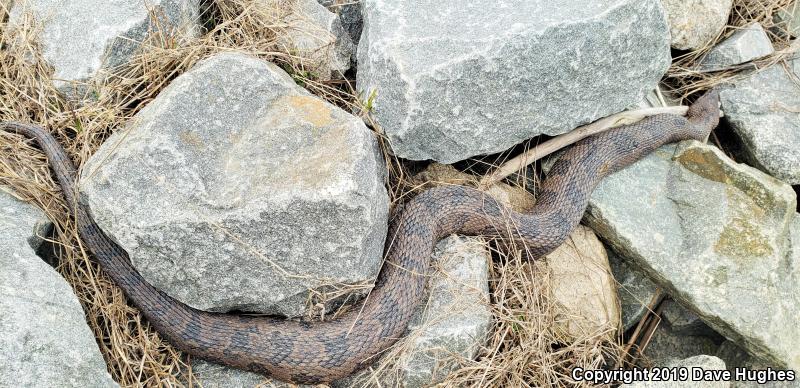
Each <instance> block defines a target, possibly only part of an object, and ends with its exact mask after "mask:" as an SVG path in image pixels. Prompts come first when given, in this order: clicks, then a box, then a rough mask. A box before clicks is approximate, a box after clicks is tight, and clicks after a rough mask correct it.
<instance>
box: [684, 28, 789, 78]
mask: <svg viewBox="0 0 800 388" xmlns="http://www.w3.org/2000/svg"><path fill="white" fill-rule="evenodd" d="M773 52H775V49H774V48H773V47H772V41H770V40H769V36H767V32H766V31H764V28H763V27H761V24H759V23H752V24H749V25H747V26H745V27H742V29H740V30H739V31H736V32H735V33H734V34H733V35H731V36H729V37H728V38H727V39H725V40H724V41H722V42H720V43H719V44H717V45H716V46H714V48H712V49H711V51H709V52H708V54H706V55H705V57H703V59H702V60H701V61H700V68H701V69H702V70H706V71H713V70H721V69H725V68H727V67H730V66H734V65H738V64H741V63H745V62H748V61H752V60H754V59H759V58H763V57H765V56H767V55H770V54H772V53H773Z"/></svg>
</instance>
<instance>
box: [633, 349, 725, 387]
mask: <svg viewBox="0 0 800 388" xmlns="http://www.w3.org/2000/svg"><path fill="white" fill-rule="evenodd" d="M667 367H669V368H686V370H687V371H688V372H689V379H688V381H685V380H682V379H675V380H672V381H638V382H635V383H632V384H623V385H620V387H627V388H656V387H665V388H666V387H669V388H671V387H676V388H728V387H730V386H731V383H730V382H729V381H713V380H708V381H693V380H692V378H691V373H692V372H691V371H692V369H693V368H701V369H703V370H706V371H710V370H725V362H724V361H722V360H721V359H719V358H717V357H714V356H709V355H705V354H702V355H698V356H694V357H689V358H685V359H683V360H676V361H673V362H671V363H669V364H668V365H667Z"/></svg>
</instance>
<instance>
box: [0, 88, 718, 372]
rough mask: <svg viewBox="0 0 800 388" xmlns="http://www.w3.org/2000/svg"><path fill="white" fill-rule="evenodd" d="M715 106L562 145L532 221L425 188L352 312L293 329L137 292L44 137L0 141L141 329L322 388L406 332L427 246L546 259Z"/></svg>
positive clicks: (124, 261)
mask: <svg viewBox="0 0 800 388" xmlns="http://www.w3.org/2000/svg"><path fill="white" fill-rule="evenodd" d="M718 109H719V108H718V95H717V93H716V92H713V91H712V92H709V93H707V94H706V95H704V96H703V97H701V98H700V99H699V100H698V101H697V102H695V103H694V104H693V105H692V106H691V107H690V108H689V111H688V114H687V116H686V117H683V116H677V115H668V114H661V115H656V116H651V117H648V118H646V119H644V120H642V121H640V122H638V123H634V124H631V125H627V126H623V127H619V128H616V129H613V130H610V131H607V132H604V133H601V134H598V135H595V136H592V137H589V138H586V139H584V140H581V141H580V142H578V143H576V144H575V145H573V146H572V147H571V148H570V149H569V150H567V151H566V152H565V153H564V154H563V155H562V157H561V158H559V160H558V161H557V162H556V163H555V164H554V165H553V167H552V169H551V171H550V173H549V174H548V177H547V179H546V180H545V181H544V183H543V184H542V187H541V191H540V194H539V197H538V200H537V203H536V205H535V207H534V209H533V210H532V211H531V212H530V213H529V214H521V213H516V212H514V211H512V210H509V209H507V208H505V207H504V206H503V205H501V204H499V203H498V202H497V201H496V200H494V199H493V198H492V197H490V196H488V195H486V194H484V193H483V192H480V191H477V190H474V189H470V188H467V187H462V186H446V187H437V188H432V189H429V190H427V191H424V192H422V193H421V194H419V195H417V196H416V197H414V198H413V199H412V200H410V201H409V202H408V203H406V204H405V206H404V207H403V209H402V211H401V212H400V214H399V215H398V216H396V217H395V218H394V221H393V222H392V224H391V226H390V228H389V230H390V234H389V236H388V238H387V247H386V260H387V262H388V263H387V264H386V265H384V266H383V268H382V270H381V272H380V274H379V276H378V278H377V280H376V284H375V287H374V289H373V291H372V292H371V295H370V296H369V297H368V298H367V300H366V301H365V302H363V306H360V307H359V308H354V309H353V311H351V312H350V313H347V314H344V315H343V316H341V317H339V318H337V319H335V320H331V321H326V322H316V323H308V322H298V321H290V320H284V319H278V318H270V317H254V316H245V315H234V314H220V313H211V312H205V311H200V310H197V309H194V308H192V307H189V306H187V305H185V304H183V303H181V302H178V301H177V300H175V299H173V298H171V297H170V296H168V295H167V294H165V293H164V292H162V291H160V290H158V289H156V288H155V287H153V286H152V285H150V284H148V283H147V282H146V281H145V280H144V278H142V276H141V275H140V274H139V272H137V271H136V269H135V268H134V267H133V266H132V265H131V261H130V260H129V257H128V254H127V252H125V250H124V249H122V248H121V247H120V246H118V245H117V244H116V243H115V242H114V241H113V240H111V239H110V238H109V237H107V236H106V234H105V233H104V232H103V231H102V230H101V229H100V228H99V227H98V226H97V224H96V223H95V222H94V221H93V220H92V218H91V216H90V215H89V213H88V212H87V210H86V209H85V208H84V206H83V205H82V204H81V203H80V201H79V198H78V194H77V193H78V192H77V190H76V187H75V176H76V169H75V167H74V165H73V164H72V162H71V160H70V159H69V157H68V156H67V154H66V153H65V151H64V149H63V148H62V147H61V145H60V144H59V143H58V142H57V141H56V140H55V139H54V138H53V137H52V136H51V135H50V134H49V133H48V132H47V131H46V130H44V129H42V128H40V127H36V126H32V125H25V124H20V123H2V124H0V129H3V130H5V131H10V132H15V133H18V134H22V135H25V136H27V137H31V138H33V139H35V141H36V142H37V143H38V144H39V146H40V147H41V148H42V150H43V151H44V152H45V154H46V155H47V158H48V160H49V163H50V166H51V168H52V170H53V172H54V174H55V177H56V178H57V180H58V183H59V185H60V186H61V189H62V191H63V195H64V197H65V200H66V203H67V204H68V205H69V206H70V207H71V208H70V210H71V211H72V212H73V213H74V216H75V218H76V221H77V227H78V233H79V235H80V238H81V239H82V240H83V242H84V244H85V245H86V247H88V249H89V250H90V251H91V252H92V253H93V255H94V257H95V259H96V260H97V261H98V262H99V263H100V265H101V267H102V268H103V270H104V271H105V273H106V274H108V276H110V277H111V279H112V280H113V281H114V282H115V283H116V284H117V285H118V286H119V287H121V288H122V290H123V291H124V292H125V293H126V294H127V296H128V298H129V299H130V300H131V301H132V302H133V303H134V304H135V305H136V306H137V307H138V308H139V309H140V310H141V312H142V313H143V314H144V315H145V317H146V318H147V319H148V321H149V322H150V324H151V325H152V326H153V327H155V329H156V330H157V331H158V332H159V333H160V334H161V335H163V336H164V337H165V338H166V339H167V340H168V341H170V342H171V343H172V344H173V345H175V346H176V347H177V348H179V349H181V350H183V351H185V352H187V353H190V354H192V355H194V356H197V357H200V358H203V359H206V360H209V361H212V362H216V363H221V364H225V365H229V366H233V367H236V368H240V369H245V370H249V371H253V372H257V373H261V374H264V375H267V376H270V377H274V378H277V379H280V380H284V381H290V382H294V383H303V384H317V383H323V382H330V381H332V380H335V379H339V378H342V377H345V376H348V375H350V374H351V373H353V372H355V371H356V370H358V369H360V368H362V367H364V366H366V365H368V364H369V363H371V362H373V361H374V360H375V358H376V357H375V356H376V355H377V354H379V353H380V352H381V351H383V350H385V349H386V348H387V347H389V346H391V345H392V344H393V343H394V342H395V341H397V340H398V339H399V338H400V337H401V336H402V335H403V333H404V331H405V330H406V326H407V323H408V321H409V319H410V318H411V315H412V313H413V311H414V309H415V307H416V306H417V305H418V304H419V303H420V301H421V298H422V297H423V294H424V289H425V281H426V277H425V274H426V272H427V270H428V266H429V258H430V256H431V253H432V252H433V248H434V245H435V244H436V243H437V242H438V240H440V239H441V238H443V237H445V236H447V235H450V234H453V233H459V234H466V235H485V236H501V237H503V238H512V239H519V240H522V241H524V242H525V243H526V245H527V247H528V248H529V250H530V253H531V254H532V256H534V257H536V256H541V255H545V254H547V253H549V252H551V251H552V250H554V249H555V248H556V247H558V246H559V245H560V244H561V243H562V242H563V241H564V240H565V239H566V238H567V236H569V234H570V233H571V231H572V230H573V228H574V227H575V226H576V225H577V224H578V222H580V219H581V217H582V215H583V213H584V211H585V209H586V206H587V204H588V201H589V195H590V194H591V192H592V190H593V189H594V188H595V186H596V185H597V184H598V182H600V180H602V179H603V177H605V176H607V175H609V174H611V173H613V172H614V171H617V170H619V169H621V168H623V167H625V166H627V165H629V164H631V163H633V162H634V161H636V160H638V159H640V158H641V157H643V156H644V155H647V154H648V153H650V152H652V151H653V150H655V149H656V148H658V147H659V146H661V145H663V144H666V143H671V142H675V141H678V140H683V139H705V138H706V137H707V136H708V134H709V132H710V131H711V130H712V129H713V128H714V127H715V126H716V125H717V123H718V120H719V110H718Z"/></svg>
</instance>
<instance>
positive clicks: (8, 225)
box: [0, 187, 118, 387]
mask: <svg viewBox="0 0 800 388" xmlns="http://www.w3.org/2000/svg"><path fill="white" fill-rule="evenodd" d="M8 190H10V189H6V188H2V187H0V236H2V237H0V252H3V253H2V254H0V349H3V351H2V352H0V386H2V387H118V385H117V383H116V382H114V380H113V379H112V378H111V375H110V374H109V373H108V371H107V370H106V364H105V361H104V360H103V356H102V355H101V354H100V349H99V348H98V346H97V342H95V338H94V335H93V334H92V331H91V329H89V326H88V325H87V324H86V318H85V316H84V314H83V308H81V305H80V303H79V302H78V298H77V297H76V296H75V293H74V292H73V291H72V288H71V287H70V286H69V284H67V282H66V280H64V278H62V277H61V276H60V275H59V274H58V273H57V272H56V271H55V270H54V269H53V268H52V267H50V266H49V265H47V263H45V262H44V261H42V260H41V259H40V258H39V257H37V256H36V253H35V251H36V249H37V248H38V246H39V244H40V243H41V241H42V240H41V238H40V236H42V235H43V234H42V233H41V231H42V228H43V225H45V224H46V221H43V220H44V214H43V213H42V212H41V211H39V210H38V209H35V208H34V207H33V206H31V205H28V204H26V203H23V202H20V201H18V200H16V199H15V198H13V197H12V196H11V195H9V194H7V193H6V191H8Z"/></svg>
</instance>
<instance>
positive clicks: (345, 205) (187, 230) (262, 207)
mask: <svg viewBox="0 0 800 388" xmlns="http://www.w3.org/2000/svg"><path fill="white" fill-rule="evenodd" d="M384 168H385V167H384V163H383V160H382V157H381V156H380V153H379V151H378V146H377V141H376V139H375V137H374V135H373V134H372V133H371V132H370V131H369V130H368V129H367V128H366V126H364V123H363V122H362V121H361V120H360V119H358V118H356V117H354V116H352V115H350V114H348V113H346V112H344V111H342V110H341V109H339V108H337V107H334V106H333V105H330V104H328V103H326V102H323V101H322V100H320V99H319V98H316V97H314V96H312V95H311V94H309V93H308V92H307V91H305V90H304V89H302V88H300V87H299V86H297V85H296V84H295V83H294V82H293V81H292V79H291V77H289V76H288V75H287V74H286V73H285V72H284V71H283V70H281V69H279V68H278V67H277V66H275V65H273V64H270V63H268V62H265V61H262V60H259V59H257V58H253V57H250V56H247V55H244V54H235V53H225V54H218V55H216V56H214V57H212V58H210V59H207V60H205V61H203V62H201V63H199V64H197V65H196V66H195V67H194V68H193V69H191V70H190V71H188V72H186V73H185V74H183V75H181V76H180V77H178V78H176V79H175V80H174V81H172V83H171V84H170V85H169V86H168V87H167V88H166V89H164V91H162V92H161V93H160V94H159V96H158V97H157V98H156V99H155V100H153V101H152V102H151V103H149V104H148V106H147V107H145V108H144V109H143V110H142V111H141V112H140V113H139V114H138V115H137V116H136V117H135V118H134V120H133V124H132V125H131V126H130V127H129V128H127V129H126V130H121V131H118V132H117V133H115V134H114V135H113V136H111V137H110V138H109V139H108V140H107V141H106V143H105V144H103V146H101V147H100V149H99V150H98V151H97V152H96V154H95V155H94V156H93V157H92V158H91V159H90V160H89V161H88V162H87V163H86V165H85V166H84V168H83V169H82V171H83V174H82V175H81V180H80V187H81V192H82V195H83V198H84V201H85V202H86V205H87V206H88V207H89V209H90V211H91V213H92V215H93V216H94V218H95V220H96V221H97V222H98V224H99V225H100V226H101V228H103V230H105V231H106V232H107V233H108V234H109V235H110V236H112V238H114V239H115V240H116V241H118V242H119V244H120V245H121V246H122V247H123V248H125V250H127V251H128V253H129V254H130V256H131V259H132V262H133V263H134V265H135V266H136V268H137V269H138V270H139V272H141V273H142V275H143V276H144V277H145V278H146V279H147V280H148V281H149V282H151V283H152V284H153V285H154V286H156V287H158V288H159V289H161V290H163V291H165V292H167V293H168V294H169V295H171V296H173V297H174V298H176V299H178V300H180V301H182V302H184V303H187V304H189V305H191V306H193V307H196V308H199V309H203V310H212V311H222V312H226V311H231V310H240V311H252V312H261V313H268V314H281V315H285V316H292V317H294V316H298V315H302V314H303V312H304V310H305V304H306V303H305V302H306V300H307V297H308V290H309V289H317V288H319V287H321V286H323V285H336V284H342V283H345V284H351V283H358V284H361V283H371V282H372V281H373V279H374V278H375V276H376V275H377V273H378V269H379V268H380V265H381V262H382V253H383V242H384V238H385V235H386V228H387V217H388V196H387V193H386V190H385V188H384V185H383V175H384V174H385V170H384ZM324 289H325V288H323V290H324Z"/></svg>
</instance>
